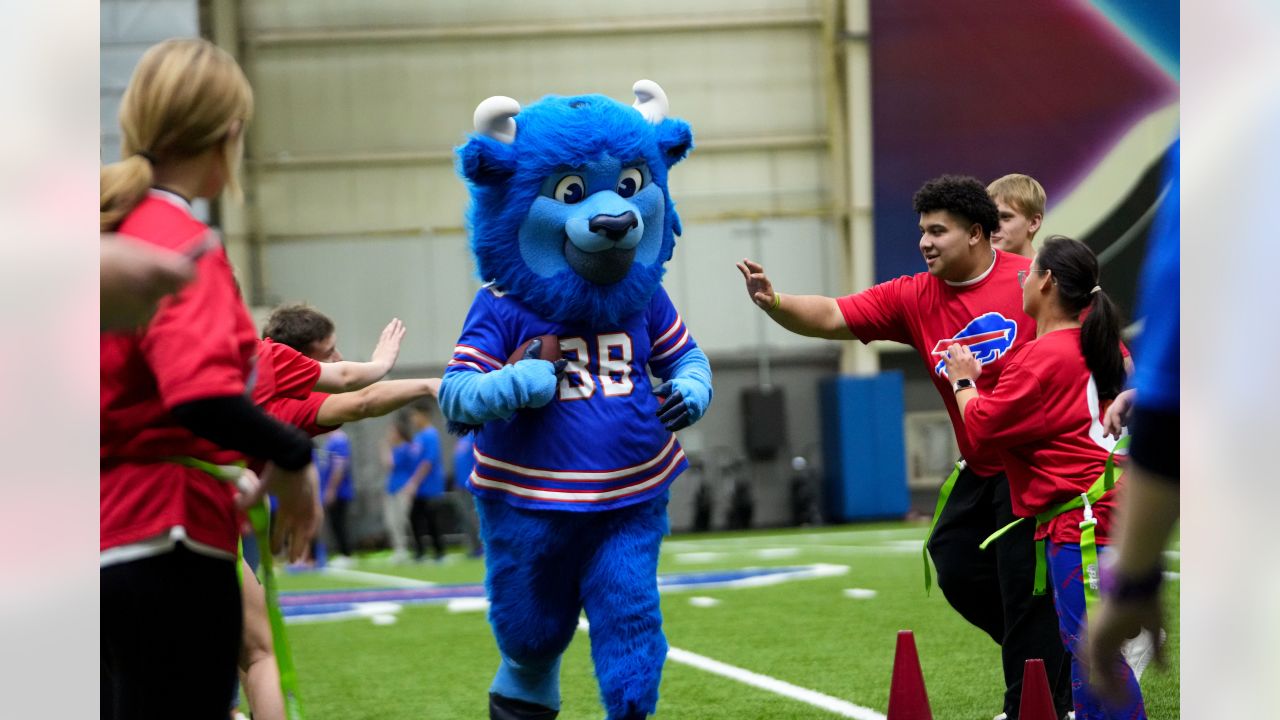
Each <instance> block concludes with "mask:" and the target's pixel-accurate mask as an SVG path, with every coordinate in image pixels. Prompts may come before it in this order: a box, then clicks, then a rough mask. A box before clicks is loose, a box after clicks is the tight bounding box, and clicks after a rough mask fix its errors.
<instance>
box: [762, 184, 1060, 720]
mask: <svg viewBox="0 0 1280 720" xmlns="http://www.w3.org/2000/svg"><path fill="white" fill-rule="evenodd" d="M914 204H915V210H916V212H918V213H919V214H920V253H921V255H922V256H923V258H924V261H925V265H926V267H927V272H922V273H917V274H916V275H911V276H904V277H900V278H897V279H895V280H890V281H888V282H885V283H881V284H879V285H876V286H874V287H871V288H869V289H867V290H864V291H863V292H860V293H857V294H854V295H849V296H846V297H842V298H829V297H824V296H819V295H789V294H782V293H779V292H776V291H775V290H774V288H773V284H772V283H771V282H770V281H769V278H768V277H767V276H766V275H765V273H764V268H763V267H762V266H760V265H759V264H758V263H755V262H752V261H751V260H743V262H741V263H739V264H738V270H739V271H740V272H741V273H742V276H743V278H744V279H745V280H746V286H747V294H748V295H749V296H750V297H751V299H752V301H753V302H754V303H755V304H756V305H757V306H759V307H760V308H761V309H762V310H764V311H765V312H766V313H767V314H768V315H769V317H770V318H771V319H773V320H774V322H777V323H778V324H779V325H781V326H783V327H784V328H787V329H788V330H791V331H792V332H795V333H798V334H800V335H808V336H811V337H824V338H829V339H833V340H851V339H857V340H860V341H862V342H864V343H866V342H870V341H872V340H893V341H896V342H900V343H905V344H907V345H910V346H911V347H913V348H915V350H916V352H917V353H918V354H919V355H920V358H921V360H922V361H923V362H924V363H925V366H926V367H927V368H928V371H929V375H930V377H931V378H932V380H933V384H934V386H935V387H936V388H937V390H938V394H939V395H940V396H941V397H942V401H943V403H944V404H945V405H946V407H947V412H948V413H949V414H950V415H951V424H952V427H953V429H954V430H955V434H956V441H957V443H958V444H959V446H960V453H961V455H962V456H963V458H964V461H963V463H962V465H963V469H961V470H960V471H959V474H958V476H954V477H955V480H954V484H953V486H952V488H951V492H950V497H949V499H948V500H947V502H946V505H945V506H943V508H942V511H941V513H940V514H939V516H938V517H937V518H936V519H935V522H936V526H935V528H934V530H933V532H932V533H931V535H930V538H929V540H928V550H929V554H930V555H931V557H932V558H933V561H934V564H935V565H936V567H937V570H938V586H939V587H940V588H942V592H943V594H944V595H945V596H946V598H947V601H948V602H949V603H951V606H952V607H953V608H955V609H956V611H957V612H959V613H960V614H961V615H962V616H963V617H964V618H965V619H966V620H968V621H969V622H970V623H972V624H973V625H976V626H977V627H978V628H980V629H982V630H983V631H985V632H986V633H987V634H988V635H990V636H991V639H992V640H994V641H995V642H996V643H997V644H999V645H1000V648H1001V656H1002V660H1003V667H1004V679H1005V696H1004V711H1005V713H1006V714H1007V716H1008V717H1009V718H1017V716H1018V705H1019V700H1020V698H1021V692H1022V671H1023V667H1024V664H1025V662H1026V660H1028V659H1030V658H1042V659H1043V660H1044V661H1045V669H1046V670H1047V671H1048V673H1049V677H1050V678H1058V677H1059V672H1060V670H1061V669H1062V667H1063V666H1064V660H1065V653H1064V651H1063V649H1062V644H1061V642H1060V641H1059V639H1058V633H1057V619H1056V617H1055V616H1054V608H1053V604H1052V602H1051V600H1050V598H1048V597H1036V596H1033V595H1032V586H1033V582H1034V576H1035V553H1034V551H1035V542H1034V539H1033V537H1032V528H1018V529H1015V531H1013V532H1011V533H1010V534H1009V536H1007V537H1006V538H1004V539H1003V540H1002V541H1001V542H1000V543H999V544H997V545H996V547H995V548H994V549H993V552H986V553H984V552H983V551H982V550H980V549H979V548H978V545H979V544H980V543H981V542H982V541H983V539H985V538H986V537H987V536H988V535H990V534H991V533H993V532H995V531H996V530H998V529H999V528H1001V527H1003V526H1004V525H1006V524H1007V523H1009V522H1011V521H1013V520H1014V519H1015V518H1014V514H1013V508H1012V506H1011V504H1010V496H1009V484H1008V480H1007V479H1006V478H1005V474H1004V467H1003V465H1002V463H1001V461H1000V457H999V455H998V454H997V453H996V451H995V449H994V448H991V447H987V446H985V445H983V444H981V443H975V442H972V441H971V439H970V437H969V434H968V433H966V432H965V430H964V423H963V421H962V419H961V416H960V411H959V408H958V407H957V406H956V401H955V395H954V393H953V391H952V386H951V378H949V377H948V376H947V373H946V366H945V362H944V358H945V355H946V349H947V348H948V347H949V346H951V345H952V344H954V343H961V344H964V345H967V346H969V347H970V348H971V349H972V351H973V353H974V355H975V356H977V357H978V358H979V359H980V360H981V362H982V363H983V373H982V375H981V376H980V377H979V378H978V383H979V385H980V386H981V389H987V390H990V389H991V388H994V387H995V383H996V379H997V378H998V377H999V375H1000V371H1001V370H1002V369H1003V366H1004V361H1005V357H1006V356H1007V354H1008V353H1009V352H1010V351H1011V350H1013V349H1014V348H1016V347H1018V346H1019V345H1021V344H1022V343H1024V342H1026V341H1027V340H1029V339H1030V338H1031V337H1033V336H1034V335H1035V323H1034V321H1032V319H1031V318H1030V317H1029V316H1028V315H1027V314H1026V313H1024V312H1023V311H1022V292H1021V290H1020V288H1019V286H1018V280H1017V276H1018V273H1019V271H1024V270H1026V269H1027V266H1028V265H1029V260H1028V259H1027V258H1024V257H1020V256H1017V255H1011V254H1009V253H1006V252H1003V251H1000V250H996V249H995V248H993V247H992V246H991V233H992V232H993V231H994V230H995V229H996V227H997V226H998V222H999V220H998V214H997V211H996V206H995V203H993V202H992V200H991V198H990V197H989V196H988V194H987V190H986V188H985V187H984V186H983V185H982V184H981V183H980V182H978V181H977V180H976V179H974V178H971V177H956V176H950V175H944V176H942V177H940V178H936V179H934V180H931V181H929V182H928V183H925V185H924V186H923V187H922V188H921V189H920V190H919V191H918V192H917V193H916V195H915V198H914ZM945 490H946V488H945V487H944V492H945ZM1066 691H1067V687H1066V683H1065V682H1060V685H1059V688H1058V691H1057V692H1056V693H1055V704H1057V705H1058V712H1059V714H1065V713H1066V712H1067V710H1068V709H1069V707H1070V700H1069V699H1068V697H1067V692H1066Z"/></svg>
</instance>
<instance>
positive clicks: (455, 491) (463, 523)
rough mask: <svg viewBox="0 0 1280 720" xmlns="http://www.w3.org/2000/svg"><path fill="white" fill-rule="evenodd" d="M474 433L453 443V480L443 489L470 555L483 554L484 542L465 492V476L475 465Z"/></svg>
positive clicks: (469, 494) (473, 507)
mask: <svg viewBox="0 0 1280 720" xmlns="http://www.w3.org/2000/svg"><path fill="white" fill-rule="evenodd" d="M475 447H476V440H475V435H464V436H463V437H460V438H458V441H457V442H456V443H454V444H453V481H452V482H451V483H449V486H448V488H447V489H446V490H445V496H446V497H448V498H449V504H450V506H452V507H453V514H454V517H456V518H457V519H458V528H459V530H461V531H462V533H463V534H464V535H466V536H467V542H468V543H469V547H470V548H471V550H470V552H469V554H470V556H471V557H481V556H483V555H484V543H482V542H481V541H480V533H479V531H478V530H477V529H476V524H477V521H476V517H475V503H474V502H472V500H471V493H469V492H467V490H466V487H467V478H469V477H471V471H472V470H474V469H475V467H476V455H475Z"/></svg>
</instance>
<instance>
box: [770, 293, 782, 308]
mask: <svg viewBox="0 0 1280 720" xmlns="http://www.w3.org/2000/svg"><path fill="white" fill-rule="evenodd" d="M781 306H782V295H780V294H779V293H778V291H777V290H775V291H773V304H771V305H770V306H769V309H770V310H777V309H778V308H779V307H781Z"/></svg>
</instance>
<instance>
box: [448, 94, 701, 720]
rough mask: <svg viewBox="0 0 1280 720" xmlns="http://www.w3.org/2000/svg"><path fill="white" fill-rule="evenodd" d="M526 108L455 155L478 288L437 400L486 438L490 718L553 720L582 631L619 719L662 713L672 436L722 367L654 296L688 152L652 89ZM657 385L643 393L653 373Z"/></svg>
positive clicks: (675, 452) (503, 114)
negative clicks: (582, 623)
mask: <svg viewBox="0 0 1280 720" xmlns="http://www.w3.org/2000/svg"><path fill="white" fill-rule="evenodd" d="M633 90H634V93H635V96H636V98H637V99H636V102H635V105H634V106H632V107H628V106H627V105H624V104H622V103H619V102H617V101H615V100H612V99H610V98H608V97H605V96H602V95H582V96H577V97H559V96H548V97H546V98H543V99H542V100H539V101H538V102H536V103H534V104H532V105H530V106H529V107H526V108H521V107H520V105H519V103H517V102H516V101H515V100H512V99H511V98H507V97H492V98H489V99H488V100H485V101H484V102H482V103H481V104H480V106H479V107H477V108H476V112H475V128H476V132H475V134H473V135H472V136H471V137H470V139H469V140H468V142H467V143H466V144H465V145H463V146H462V147H461V148H459V150H458V155H459V158H460V161H459V167H460V171H461V173H462V175H463V176H464V177H465V178H466V180H467V182H468V184H469V185H470V188H471V197H472V203H471V207H470V209H469V215H468V218H469V221H470V230H471V246H472V249H473V251H474V253H475V256H476V261H477V264H478V267H479V272H480V276H481V278H482V279H483V280H484V281H486V282H487V284H486V285H485V286H484V287H482V288H481V289H480V291H479V292H478V293H477V294H476V297H475V300H474V301H473V303H472V305H471V309H470V311H469V312H468V314H467V318H466V321H465V323H464V325H463V328H462V335H461V337H460V338H459V339H458V343H457V347H455V348H454V354H453V359H452V361H451V362H450V364H449V367H448V369H447V371H446V373H445V376H444V382H443V384H442V386H441V389H440V404H441V407H442V408H443V410H444V414H445V416H446V417H447V418H448V420H449V422H450V427H451V429H453V430H454V431H455V432H457V431H462V432H467V431H475V432H476V433H477V436H476V444H475V457H476V464H475V470H474V472H472V474H471V476H470V478H469V479H468V480H467V486H468V487H469V488H470V490H471V492H472V493H473V494H474V495H475V496H476V505H477V508H478V510H479V513H480V523H481V533H482V536H483V538H484V544H485V551H486V554H485V557H486V566H487V567H486V575H487V577H486V580H485V583H486V586H487V588H488V593H489V600H490V602H491V605H490V609H489V620H490V623H491V624H492V626H493V633H494V636H495V637H496V639H497V643H498V649H499V651H500V653H501V664H500V666H499V668H498V673H497V676H496V677H495V678H494V681H493V685H492V687H491V688H490V693H489V716H490V718H493V719H496V720H524V719H529V718H537V719H542V718H554V717H556V716H557V715H558V713H559V708H560V688H559V674H560V657H561V655H562V654H563V653H564V651H565V649H566V648H567V647H568V646H569V642H570V641H571V640H572V639H573V635H574V632H575V630H576V629H577V627H578V617H579V614H580V613H582V612H583V611H584V610H585V612H586V615H587V619H588V620H589V622H590V633H591V654H592V659H593V661H594V663H595V670H596V677H597V679H598V681H599V684H600V694H601V700H602V702H603V704H604V706H605V710H606V712H607V713H608V717H609V718H610V720H624V719H625V720H632V719H638V718H644V717H647V716H648V715H650V714H652V713H653V712H654V710H655V707H656V705H657V701H658V683H659V680H660V678H661V675H662V665H663V661H664V660H665V658H666V654H667V643H666V638H665V637H664V636H663V634H662V615H661V611H660V607H659V601H658V585H657V566H658V549H659V546H660V545H661V543H662V536H663V535H664V534H665V533H666V532H667V526H668V524H667V512H666V506H667V498H668V487H669V485H670V483H671V482H672V480H674V479H675V477H676V476H677V475H679V474H680V473H681V472H682V471H683V470H684V469H685V467H686V465H687V463H686V461H685V456H684V451H683V450H682V449H681V447H680V444H679V443H678V442H677V441H676V438H675V435H673V434H672V433H673V432H674V431H676V430H679V429H681V428H684V427H688V426H689V425H690V424H692V423H694V422H697V420H698V419H699V418H701V417H702V415H703V413H705V412H706V410H707V407H708V405H710V403H711V368H710V366H709V364H708V363H707V358H706V355H704V354H703V352H702V351H701V350H699V349H698V347H697V345H696V343H695V342H694V340H693V337H692V335H690V333H689V330H688V328H686V327H685V323H684V320H683V319H681V317H680V314H679V313H678V312H676V309H675V307H674V306H672V304H671V300H670V298H669V297H668V296H667V293H666V291H664V290H663V288H662V275H663V272H664V269H663V265H664V263H666V261H667V260H669V259H671V255H672V252H673V250H674V249H675V236H676V235H678V234H680V221H679V219H678V218H677V217H676V212H675V205H674V203H672V201H671V197H670V196H669V195H668V193H667V171H668V170H670V169H671V167H672V166H673V165H675V164H676V163H677V162H679V161H680V160H681V159H683V158H684V156H685V154H686V153H688V151H689V150H690V148H691V146H692V135H691V133H690V130H689V126H688V124H687V123H685V122H684V121H682V120H678V119H674V118H668V117H667V116H666V115H667V108H668V104H667V97H666V94H665V93H664V92H663V91H662V88H660V87H658V85H657V84H656V83H653V82H651V81H647V80H641V81H640V82H637V83H636V84H635V87H634V88H633ZM650 373H652V374H653V375H654V376H656V377H658V378H660V382H659V384H658V387H656V388H654V387H652V386H651V383H650V379H649V375H650Z"/></svg>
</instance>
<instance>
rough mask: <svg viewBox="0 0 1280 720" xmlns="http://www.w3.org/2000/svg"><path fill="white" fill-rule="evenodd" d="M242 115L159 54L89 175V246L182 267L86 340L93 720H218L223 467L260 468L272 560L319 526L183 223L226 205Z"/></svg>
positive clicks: (190, 42) (235, 320)
mask: <svg viewBox="0 0 1280 720" xmlns="http://www.w3.org/2000/svg"><path fill="white" fill-rule="evenodd" d="M252 111H253V93H252V90H251V89H250V88H249V83H248V81H247V80H246V79H245V76H244V73H243V72H241V70H240V68H239V66H237V65H236V62H235V60H234V59H232V58H231V56H230V55H228V54H227V53H225V52H224V51H222V50H220V49H218V48H217V47H216V46H214V45H213V44H211V43H209V42H207V41H205V40H199V39H181V40H169V41H166V42H163V43H160V44H159V45H156V46H154V47H152V48H151V49H150V50H148V51H147V52H146V54H145V55H143V57H142V60H141V61H139V63H138V67H137V68H136V69H135V70H134V74H133V77H132V79H131V80H130V82H129V87H128V89H127V90H126V91H125V94H124V98H123V99H122V101H121V108H120V125H121V131H122V136H123V155H124V159H123V160H122V161H121V162H118V163H114V164H112V165H108V166H106V167H104V168H103V169H102V173H101V193H100V201H101V203H100V210H101V217H100V222H101V230H102V231H103V232H118V233H119V234H120V235H121V236H122V239H121V240H120V242H135V241H136V242H141V243H145V244H147V245H149V246H152V247H158V248H162V249H165V250H169V251H174V252H178V253H181V254H184V255H186V256H188V257H190V258H193V259H196V262H195V277H194V279H193V280H192V281H191V282H190V284H188V285H187V286H186V287H184V288H183V289H182V290H181V291H179V292H178V293H176V294H174V295H172V296H170V297H167V298H165V299H164V300H162V301H161V302H160V304H159V307H158V308H157V310H156V313H155V315H154V316H153V317H152V318H151V320H150V322H148V323H147V325H146V326H145V327H142V328H139V329H137V330H132V331H122V332H112V333H104V334H103V335H102V340H101V407H100V409H101V415H100V420H101V430H100V443H99V444H100V463H101V464H100V475H99V490H100V503H99V507H100V526H99V530H100V555H99V558H100V566H101V570H100V583H101V584H100V588H101V595H100V598H101V600H100V602H101V605H100V616H101V621H102V631H101V653H102V678H101V716H102V717H103V718H129V720H136V719H140V718H141V719H150V718H175V717H182V718H209V719H210V720H213V719H214V718H217V719H218V720H225V718H226V717H227V707H228V704H229V701H230V699H231V694H232V689H233V687H234V682H235V673H236V660H237V656H238V654H239V647H240V634H241V610H240V589H239V584H238V582H237V579H236V565H235V563H236V541H237V537H238V529H239V525H240V522H239V521H240V516H239V511H238V508H237V505H236V490H235V487H234V485H233V484H232V483H231V482H229V480H230V481H234V480H235V476H236V475H237V474H238V468H236V467H235V466H236V465H240V464H243V462H244V460H245V458H246V457H256V458H264V459H267V460H269V461H271V463H272V464H271V465H270V466H269V467H268V468H267V470H266V471H265V477H266V481H265V483H264V485H265V486H266V487H267V488H269V489H270V491H271V492H272V493H273V494H275V495H276V496H277V497H278V499H279V512H278V513H277V524H276V527H275V530H276V534H275V537H274V542H273V545H274V546H275V547H276V548H277V549H278V548H279V547H281V546H282V544H283V543H284V541H285V540H286V539H287V540H288V544H289V550H290V554H291V556H293V557H295V558H296V557H300V556H301V555H302V554H303V553H304V552H305V550H306V547H307V544H308V543H309V541H310V540H311V538H312V537H313V536H314V535H315V531H316V528H317V526H318V524H319V521H320V517H321V511H320V506H319V502H318V498H317V494H316V485H315V475H314V470H312V468H311V444H310V442H309V440H308V439H307V436H306V435H305V434H304V433H302V432H301V431H300V430H298V429H296V428H291V427H288V426H286V425H283V424H282V423H280V422H278V421H275V420H273V419H271V418H270V417H269V416H268V415H266V414H265V413H264V412H263V411H262V410H260V409H258V408H256V407H255V406H254V405H253V403H252V402H251V401H250V399H249V396H248V392H247V391H248V389H249V388H250V387H251V386H252V384H253V377H254V374H253V365H254V362H255V352H256V348H257V338H256V334H255V332H254V328H253V323H252V321H251V320H250V318H249V314H248V311H247V310H246V308H245V306H244V301H243V300H242V299H241V297H240V293H239V290H238V289H237V286H236V282H235V278H234V277H233V275H232V272H231V265H230V263H229V262H228V261H227V256H226V252H225V251H224V250H223V248H222V247H221V245H220V244H219V243H217V242H216V241H214V242H211V241H210V238H212V237H213V236H212V234H211V231H210V230H209V228H207V227H206V226H205V225H204V223H202V222H200V221H199V220H198V219H196V217H195V216H194V214H193V213H192V210H191V201H192V200H193V199H195V198H198V197H204V198H213V197H217V196H218V195H219V194H220V193H221V192H222V189H223V187H224V186H230V187H231V188H232V190H233V192H234V191H235V190H236V189H237V186H236V184H235V171H236V167H237V165H238V163H239V160H240V156H241V153H242V148H243V137H244V129H245V124H246V123H247V122H248V120H249V118H250V116H251V114H252ZM123 236H127V237H128V238H130V239H129V240H126V239H124V237H123ZM215 240H216V238H215ZM259 492H260V490H259ZM243 500H244V501H247V500H248V497H246V498H244V499H243Z"/></svg>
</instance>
